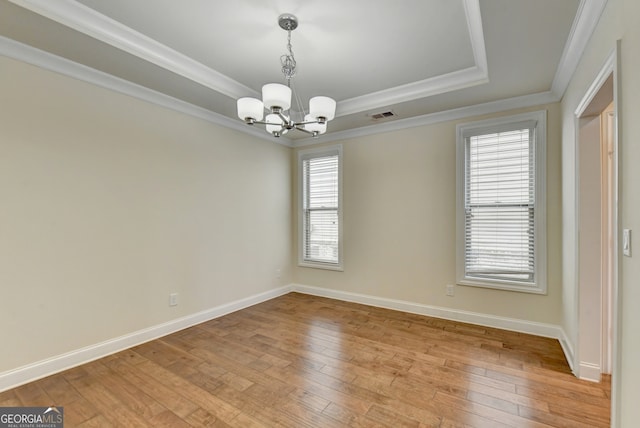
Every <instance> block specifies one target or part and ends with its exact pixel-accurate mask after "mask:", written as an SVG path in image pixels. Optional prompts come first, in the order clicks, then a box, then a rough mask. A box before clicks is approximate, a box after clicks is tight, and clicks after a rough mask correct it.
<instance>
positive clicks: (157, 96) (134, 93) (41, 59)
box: [0, 36, 292, 147]
mask: <svg viewBox="0 0 640 428" xmlns="http://www.w3.org/2000/svg"><path fill="white" fill-rule="evenodd" d="M0 55H2V56H5V57H7V58H12V59H15V60H18V61H22V62H25V63H27V64H31V65H34V66H36V67H40V68H43V69H45V70H49V71H53V72H55V73H59V74H62V75H64V76H67V77H71V78H74V79H77V80H81V81H83V82H87V83H90V84H93V85H96V86H100V87H102V88H105V89H109V90H112V91H115V92H118V93H121V94H124V95H128V96H131V97H134V98H137V99H140V100H143V101H146V102H149V103H152V104H155V105H158V106H161V107H165V108H168V109H170V110H174V111H177V112H180V113H184V114H187V115H190V116H193V117H197V118H199V119H203V120H206V121H207V122H211V123H214V124H216V125H220V126H224V127H226V128H230V129H235V130H236V131H240V132H243V133H245V134H249V135H252V136H254V137H257V138H260V139H263V140H268V141H270V142H272V143H278V144H282V145H285V146H288V147H292V144H291V140H289V139H287V138H284V137H283V138H273V137H272V136H271V134H268V133H266V132H264V130H263V129H259V128H253V127H250V126H247V125H245V123H244V122H242V121H240V120H234V119H231V118H229V117H227V116H223V115H221V114H218V113H214V112H212V111H210V110H207V109H204V108H202V107H198V106H196V105H193V104H191V103H188V102H186V101H182V100H179V99H177V98H173V97H171V96H169V95H166V94H163V93H161V92H158V91H154V90H152V89H149V88H146V87H144V86H141V85H138V84H135V83H132V82H129V81H128V80H124V79H121V78H119V77H115V76H112V75H111V74H108V73H104V72H102V71H99V70H96V69H93V68H91V67H87V66H86V65H82V64H78V63H76V62H73V61H70V60H68V59H66V58H62V57H59V56H57V55H53V54H51V53H48V52H45V51H42V50H39V49H36V48H34V47H31V46H28V45H25V44H22V43H20V42H16V41H15V40H12V39H9V38H6V37H3V36H0Z"/></svg>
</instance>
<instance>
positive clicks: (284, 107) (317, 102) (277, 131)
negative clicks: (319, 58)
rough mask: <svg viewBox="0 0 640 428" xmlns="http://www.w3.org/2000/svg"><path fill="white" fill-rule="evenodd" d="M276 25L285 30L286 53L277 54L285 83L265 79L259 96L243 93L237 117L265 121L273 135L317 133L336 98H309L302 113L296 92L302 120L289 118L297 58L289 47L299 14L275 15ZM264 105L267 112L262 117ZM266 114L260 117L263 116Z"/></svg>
mask: <svg viewBox="0 0 640 428" xmlns="http://www.w3.org/2000/svg"><path fill="white" fill-rule="evenodd" d="M278 25H280V28H282V29H283V30H285V31H286V32H287V50H288V51H289V52H288V53H287V54H285V55H282V56H281V57H280V63H281V64H282V74H284V77H285V79H286V80H287V84H286V85H283V84H281V83H267V84H266V85H264V86H263V87H262V100H259V99H257V98H251V97H245V98H240V99H238V117H239V118H240V119H242V120H244V122H245V123H246V124H247V125H253V124H256V123H259V124H262V125H265V128H266V130H267V132H269V133H271V134H273V136H274V137H280V136H282V135H284V134H286V133H287V132H289V131H290V130H291V129H297V130H299V131H303V132H306V133H307V134H311V135H312V136H314V137H317V136H318V135H319V134H324V133H325V132H326V131H327V122H328V121H330V120H332V119H333V118H334V117H335V114H336V102H335V100H334V99H333V98H329V97H324V96H317V97H313V98H311V99H310V100H309V113H308V114H305V112H304V108H302V105H301V104H302V103H301V102H300V99H299V98H298V97H297V95H296V101H297V104H298V108H299V109H300V111H301V113H300V117H301V119H302V120H300V121H298V122H296V121H294V120H293V119H292V116H293V115H292V114H291V112H290V111H289V113H287V111H288V110H289V109H290V107H291V94H292V92H293V91H292V89H291V78H292V77H293V76H294V75H295V74H296V59H295V57H294V56H293V50H292V49H291V32H292V31H293V30H295V29H296V28H297V27H298V18H296V17H295V16H294V15H291V14H289V13H285V14H282V15H280V16H279V17H278ZM265 108H266V109H267V110H268V112H269V114H267V116H266V117H264V110H265ZM263 118H265V120H264V121H263V120H262V119H263Z"/></svg>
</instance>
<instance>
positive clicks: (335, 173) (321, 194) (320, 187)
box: [298, 146, 342, 270]
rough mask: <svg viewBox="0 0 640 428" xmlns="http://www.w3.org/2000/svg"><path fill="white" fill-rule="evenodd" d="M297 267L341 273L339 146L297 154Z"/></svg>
mask: <svg viewBox="0 0 640 428" xmlns="http://www.w3.org/2000/svg"><path fill="white" fill-rule="evenodd" d="M298 170H299V181H298V183H300V194H299V198H300V214H299V225H300V227H299V233H298V235H299V240H298V245H299V256H298V257H299V264H300V265H301V266H308V267H319V268H326V269H334V270H342V192H341V181H342V146H334V147H330V148H322V149H317V150H308V151H301V152H299V157H298Z"/></svg>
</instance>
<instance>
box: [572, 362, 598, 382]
mask: <svg viewBox="0 0 640 428" xmlns="http://www.w3.org/2000/svg"><path fill="white" fill-rule="evenodd" d="M578 377H579V378H580V379H582V380H588V381H591V382H600V378H601V377H602V368H601V367H600V366H599V365H598V364H591V363H585V362H584V361H580V372H579V373H578Z"/></svg>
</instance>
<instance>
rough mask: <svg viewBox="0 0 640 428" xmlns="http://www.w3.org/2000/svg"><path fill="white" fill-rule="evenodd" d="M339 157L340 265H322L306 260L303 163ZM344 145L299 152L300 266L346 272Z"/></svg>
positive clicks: (297, 208) (297, 165) (297, 163)
mask: <svg viewBox="0 0 640 428" xmlns="http://www.w3.org/2000/svg"><path fill="white" fill-rule="evenodd" d="M335 154H337V155H338V263H335V264H331V263H321V262H313V261H305V260H304V251H303V248H304V237H305V235H306V234H305V232H304V211H303V209H302V207H303V203H304V200H303V198H304V189H303V186H302V183H304V177H303V168H302V161H303V160H304V159H309V158H313V157H322V156H329V155H335ZM342 158H343V157H342V144H335V145H332V146H323V147H317V148H313V149H308V150H300V151H299V152H298V161H297V162H296V169H297V174H296V176H297V178H298V198H297V204H296V205H297V206H296V210H297V211H298V266H300V267H308V268H315V269H327V270H334V271H344V250H343V248H344V247H343V241H344V239H343V236H344V221H343V216H342V212H343V208H342V207H343V196H342V195H343V187H344V186H343V178H342V177H343V174H342V171H343V167H342V165H343V159H342Z"/></svg>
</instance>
